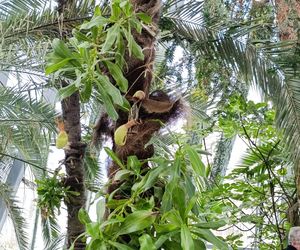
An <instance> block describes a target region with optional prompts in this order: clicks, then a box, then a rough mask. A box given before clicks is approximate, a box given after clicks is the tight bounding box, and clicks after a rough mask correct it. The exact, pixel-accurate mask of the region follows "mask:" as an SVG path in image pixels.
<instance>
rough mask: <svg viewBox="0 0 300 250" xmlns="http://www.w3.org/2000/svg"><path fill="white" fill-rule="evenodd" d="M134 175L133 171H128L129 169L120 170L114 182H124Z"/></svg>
mask: <svg viewBox="0 0 300 250" xmlns="http://www.w3.org/2000/svg"><path fill="white" fill-rule="evenodd" d="M132 174H133V172H132V171H131V170H127V169H122V170H119V171H118V172H117V173H116V174H115V176H114V181H122V180H124V179H127V178H128V177H129V176H130V175H132Z"/></svg>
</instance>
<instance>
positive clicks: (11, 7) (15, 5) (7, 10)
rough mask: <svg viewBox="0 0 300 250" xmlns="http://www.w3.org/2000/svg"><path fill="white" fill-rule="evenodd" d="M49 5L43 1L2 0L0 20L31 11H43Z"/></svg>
mask: <svg viewBox="0 0 300 250" xmlns="http://www.w3.org/2000/svg"><path fill="white" fill-rule="evenodd" d="M47 5H49V1H45V0H29V1H28V0H13V1H11V0H3V1H1V3H0V19H3V18H5V17H7V16H12V15H17V14H20V13H28V12H29V11H32V10H37V9H43V8H44V7H45V6H47Z"/></svg>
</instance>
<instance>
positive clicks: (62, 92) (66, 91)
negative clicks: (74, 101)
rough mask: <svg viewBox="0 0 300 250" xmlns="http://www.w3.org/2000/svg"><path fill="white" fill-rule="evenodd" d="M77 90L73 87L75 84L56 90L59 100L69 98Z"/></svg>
mask: <svg viewBox="0 0 300 250" xmlns="http://www.w3.org/2000/svg"><path fill="white" fill-rule="evenodd" d="M77 90H78V88H77V87H76V86H75V84H70V85H68V86H66V87H64V88H61V89H59V90H58V95H59V97H60V99H61V100H63V99H65V98H66V97H69V96H70V95H72V94H73V93H74V92H76V91H77Z"/></svg>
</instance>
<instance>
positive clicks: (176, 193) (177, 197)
mask: <svg viewBox="0 0 300 250" xmlns="http://www.w3.org/2000/svg"><path fill="white" fill-rule="evenodd" d="M172 196H173V204H174V205H175V204H176V208H177V210H178V211H179V213H180V216H181V218H182V220H185V208H186V202H185V197H186V194H185V192H184V190H183V189H182V188H181V187H180V185H178V186H176V187H175V188H174V190H173V194H172Z"/></svg>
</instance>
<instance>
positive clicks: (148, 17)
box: [136, 13, 152, 24]
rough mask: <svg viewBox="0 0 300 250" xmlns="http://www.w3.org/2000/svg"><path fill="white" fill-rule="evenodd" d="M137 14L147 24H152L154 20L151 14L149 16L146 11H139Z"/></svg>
mask: <svg viewBox="0 0 300 250" xmlns="http://www.w3.org/2000/svg"><path fill="white" fill-rule="evenodd" d="M136 15H137V16H138V18H139V19H141V20H142V21H143V22H144V23H146V24H150V23H151V22H152V18H151V16H148V15H147V14H145V13H137V14H136Z"/></svg>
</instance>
